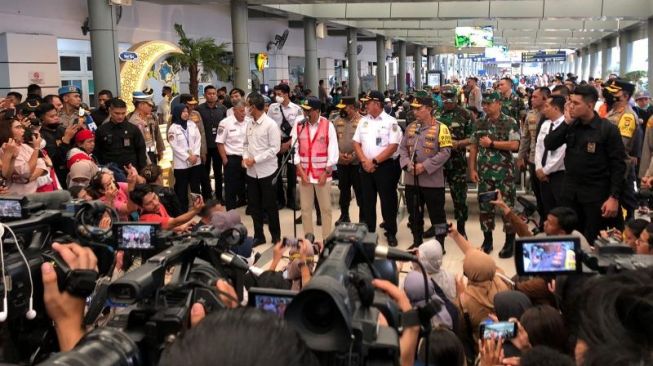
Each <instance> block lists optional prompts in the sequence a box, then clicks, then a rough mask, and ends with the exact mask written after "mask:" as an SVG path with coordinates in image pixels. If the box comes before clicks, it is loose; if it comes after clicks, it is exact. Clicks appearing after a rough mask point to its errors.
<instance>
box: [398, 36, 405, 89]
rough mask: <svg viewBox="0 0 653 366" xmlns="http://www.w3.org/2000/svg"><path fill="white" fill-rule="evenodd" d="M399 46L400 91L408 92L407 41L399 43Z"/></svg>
mask: <svg viewBox="0 0 653 366" xmlns="http://www.w3.org/2000/svg"><path fill="white" fill-rule="evenodd" d="M397 44H398V45H399V75H397V79H399V90H400V91H402V92H404V93H405V92H406V41H399V42H397Z"/></svg>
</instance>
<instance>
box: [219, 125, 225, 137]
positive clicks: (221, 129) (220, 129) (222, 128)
mask: <svg viewBox="0 0 653 366" xmlns="http://www.w3.org/2000/svg"><path fill="white" fill-rule="evenodd" d="M223 132H224V127H222V126H220V127H218V135H222V133H223Z"/></svg>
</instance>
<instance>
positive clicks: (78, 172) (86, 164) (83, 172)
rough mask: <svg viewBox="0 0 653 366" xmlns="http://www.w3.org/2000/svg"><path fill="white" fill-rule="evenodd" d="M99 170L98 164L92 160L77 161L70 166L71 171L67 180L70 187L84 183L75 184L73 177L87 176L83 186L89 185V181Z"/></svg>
mask: <svg viewBox="0 0 653 366" xmlns="http://www.w3.org/2000/svg"><path fill="white" fill-rule="evenodd" d="M98 171H99V168H98V166H97V165H95V163H94V162H92V161H91V160H80V161H77V162H75V163H74V164H73V165H72V166H71V167H70V172H69V173H68V177H67V178H68V179H67V180H66V183H67V184H68V187H70V186H74V185H82V184H75V183H74V182H73V179H75V178H85V179H86V184H83V186H87V185H88V182H90V181H91V179H92V178H93V177H94V176H95V174H97V172H98Z"/></svg>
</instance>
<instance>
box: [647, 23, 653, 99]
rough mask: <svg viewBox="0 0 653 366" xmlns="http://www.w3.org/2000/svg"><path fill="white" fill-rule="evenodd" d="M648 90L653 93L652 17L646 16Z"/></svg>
mask: <svg viewBox="0 0 653 366" xmlns="http://www.w3.org/2000/svg"><path fill="white" fill-rule="evenodd" d="M648 91H649V93H651V94H653V17H651V18H648Z"/></svg>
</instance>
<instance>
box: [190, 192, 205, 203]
mask: <svg viewBox="0 0 653 366" xmlns="http://www.w3.org/2000/svg"><path fill="white" fill-rule="evenodd" d="M200 198H202V195H201V194H199V193H191V194H190V199H191V201H192V202H193V203H195V202H197V200H198V199H200Z"/></svg>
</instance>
